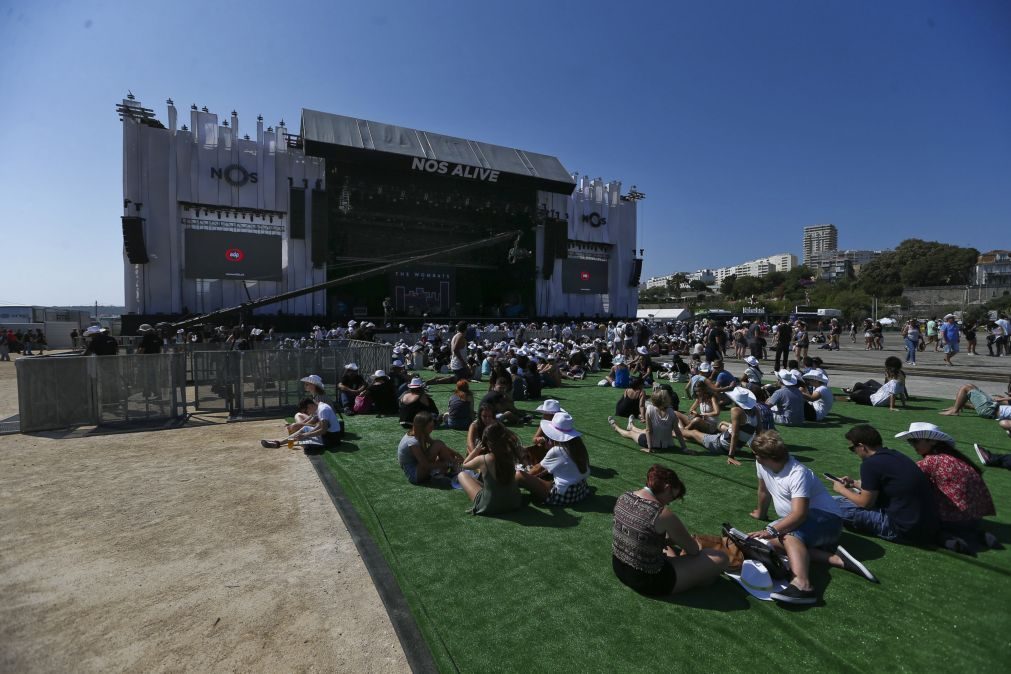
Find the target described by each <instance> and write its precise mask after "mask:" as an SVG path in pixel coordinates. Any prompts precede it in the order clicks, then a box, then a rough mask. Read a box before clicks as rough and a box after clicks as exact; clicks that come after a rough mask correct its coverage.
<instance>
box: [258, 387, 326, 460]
mask: <svg viewBox="0 0 1011 674" xmlns="http://www.w3.org/2000/svg"><path fill="white" fill-rule="evenodd" d="M298 412H299V414H301V415H303V418H305V424H304V425H303V426H301V428H295V430H293V431H291V432H289V433H288V437H286V438H280V439H277V440H260V445H262V446H263V447H266V448H268V449H277V448H278V447H280V446H281V445H283V444H284V443H285V442H289V443H290V442H294V443H295V444H297V445H298V446H299V447H302V448H303V449H305V450H306V451H308V450H309V449H312V448H325V449H333V448H335V447H337V446H339V445H340V443H341V440H343V439H344V422H343V420H342V419H341V418H340V417H338V416H337V413H336V412H335V411H334V409H333V407H331V406H330V405H328V404H327V403H324V402H319V403H318V402H316V401H315V400H313V399H312V398H303V399H302V401H301V402H300V403H299V404H298ZM296 426H297V424H296Z"/></svg>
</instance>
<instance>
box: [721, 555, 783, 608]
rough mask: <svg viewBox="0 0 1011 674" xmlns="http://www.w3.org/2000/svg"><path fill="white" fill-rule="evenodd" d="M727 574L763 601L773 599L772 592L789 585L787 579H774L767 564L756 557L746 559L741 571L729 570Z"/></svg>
mask: <svg viewBox="0 0 1011 674" xmlns="http://www.w3.org/2000/svg"><path fill="white" fill-rule="evenodd" d="M727 575H728V576H729V577H731V578H733V579H734V580H736V581H737V582H738V583H740V584H741V587H743V588H744V589H745V590H747V591H748V592H749V593H750V594H751V596H752V597H755V598H756V599H761V600H762V601H772V596H771V595H772V593H773V592H782V591H783V590H785V589H786V586H787V582H786V581H778V582H777V581H775V580H773V579H772V576H771V575H769V570H768V569H767V568H765V564H762V563H761V562H759V561H756V560H754V559H746V560H744V564H742V565H741V573H739V574H737V573H730V572H727Z"/></svg>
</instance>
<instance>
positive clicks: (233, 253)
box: [225, 248, 246, 262]
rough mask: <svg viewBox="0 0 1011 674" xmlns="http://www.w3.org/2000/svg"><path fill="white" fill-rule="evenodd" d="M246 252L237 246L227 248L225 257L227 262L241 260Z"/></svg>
mask: <svg viewBox="0 0 1011 674" xmlns="http://www.w3.org/2000/svg"><path fill="white" fill-rule="evenodd" d="M245 257H246V254H245V253H243V252H242V250H241V249H239V248H229V249H228V250H226V251H225V259H226V260H228V261H229V262H242V260H243V259H244V258H245Z"/></svg>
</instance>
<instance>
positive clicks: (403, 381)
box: [386, 358, 411, 397]
mask: <svg viewBox="0 0 1011 674" xmlns="http://www.w3.org/2000/svg"><path fill="white" fill-rule="evenodd" d="M386 374H387V375H388V376H389V377H390V383H391V384H393V390H394V391H396V393H397V397H400V396H402V395H404V393H405V392H406V391H407V383H408V382H409V381H411V376H410V375H409V374H408V373H407V368H406V367H404V361H402V360H401V359H399V358H396V359H394V361H393V362H392V363H390V367H389V369H388V370H387V372H386Z"/></svg>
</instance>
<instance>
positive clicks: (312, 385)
mask: <svg viewBox="0 0 1011 674" xmlns="http://www.w3.org/2000/svg"><path fill="white" fill-rule="evenodd" d="M299 381H300V382H302V390H303V391H305V395H306V396H307V397H309V398H311V399H312V400H313V402H315V403H326V404H327V405H329V406H330V407H331V408H332V407H333V402H332V401H331V400H330V398H329V396H327V394H326V389H325V388H324V386H323V378H322V377H320V376H319V375H318V374H310V375H308V376H306V377H302V379H300V380H299ZM311 417H312V415H311V414H308V413H306V412H304V411H302V410H301V409H299V410H298V411H297V412H295V423H293V424H288V425H287V426H286V427H285V430H286V431H287V432H288V434H289V435H291V434H292V433H294V432H295V431H297V430H298V429H299V428H302V427H303V426H305V425H306V424H308V423H310V422H311V421H314V420H313V419H311Z"/></svg>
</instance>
